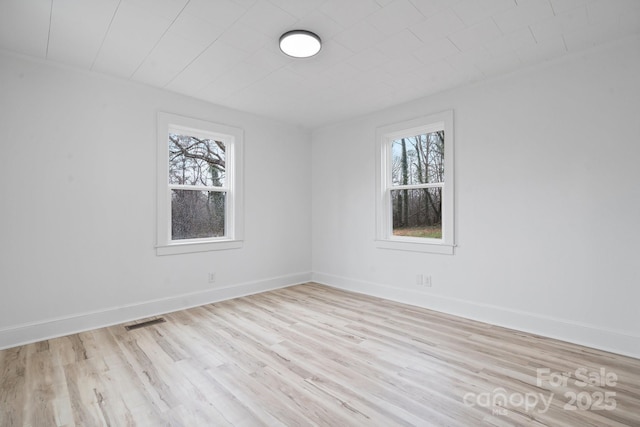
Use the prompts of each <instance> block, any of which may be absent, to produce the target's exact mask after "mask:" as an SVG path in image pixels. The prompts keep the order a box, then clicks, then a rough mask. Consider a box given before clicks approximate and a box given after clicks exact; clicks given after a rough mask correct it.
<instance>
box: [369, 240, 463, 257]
mask: <svg viewBox="0 0 640 427" xmlns="http://www.w3.org/2000/svg"><path fill="white" fill-rule="evenodd" d="M376 247H377V248H379V249H391V250H396V251H409V252H425V253H432V254H442V255H453V252H454V247H455V245H450V244H445V243H423V242H406V241H405V242H402V241H397V240H376Z"/></svg>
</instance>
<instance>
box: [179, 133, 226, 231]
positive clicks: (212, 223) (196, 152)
mask: <svg viewBox="0 0 640 427" xmlns="http://www.w3.org/2000/svg"><path fill="white" fill-rule="evenodd" d="M225 154H226V147H225V144H224V143H223V142H221V141H217V140H214V139H200V138H196V137H194V136H189V135H181V134H175V133H170V134H169V185H170V187H171V239H172V240H182V239H199V238H209V237H221V236H224V235H225V212H226V209H225V201H226V191H224V190H223V188H224V187H225V185H226V175H225V173H226V167H225V166H226V155H225Z"/></svg>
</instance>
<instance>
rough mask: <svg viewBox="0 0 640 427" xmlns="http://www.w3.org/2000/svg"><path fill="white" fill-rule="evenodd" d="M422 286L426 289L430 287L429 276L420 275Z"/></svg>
mask: <svg viewBox="0 0 640 427" xmlns="http://www.w3.org/2000/svg"><path fill="white" fill-rule="evenodd" d="M422 286H426V287H427V288H430V287H431V276H429V275H426V274H423V275H422Z"/></svg>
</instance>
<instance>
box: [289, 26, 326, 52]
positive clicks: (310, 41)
mask: <svg viewBox="0 0 640 427" xmlns="http://www.w3.org/2000/svg"><path fill="white" fill-rule="evenodd" d="M321 47H322V42H321V41H320V37H318V36H317V34H314V33H312V32H311V31H306V30H293V31H288V32H286V33H284V34H283V35H282V36H280V50H281V51H282V52H284V53H285V54H286V55H289V56H292V57H294V58H308V57H310V56H313V55H315V54H316V53H318V52H320V48H321Z"/></svg>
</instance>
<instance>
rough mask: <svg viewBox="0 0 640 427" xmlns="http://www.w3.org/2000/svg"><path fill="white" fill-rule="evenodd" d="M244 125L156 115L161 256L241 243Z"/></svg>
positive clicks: (159, 245)
mask: <svg viewBox="0 0 640 427" xmlns="http://www.w3.org/2000/svg"><path fill="white" fill-rule="evenodd" d="M242 137H243V132H242V130H241V129H238V128H233V127H230V126H224V125H219V124H215V123H211V122H207V121H204V120H197V119H192V118H188V117H181V116H177V115H174V114H168V113H158V156H157V157H158V176H157V181H158V196H157V200H158V206H157V216H158V218H157V221H158V230H157V246H156V250H157V254H158V255H169V254H178V253H188V252H201V251H209V250H218V249H233V248H238V247H240V246H241V245H242V216H241V214H242V174H241V172H242V171H241V167H242Z"/></svg>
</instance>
